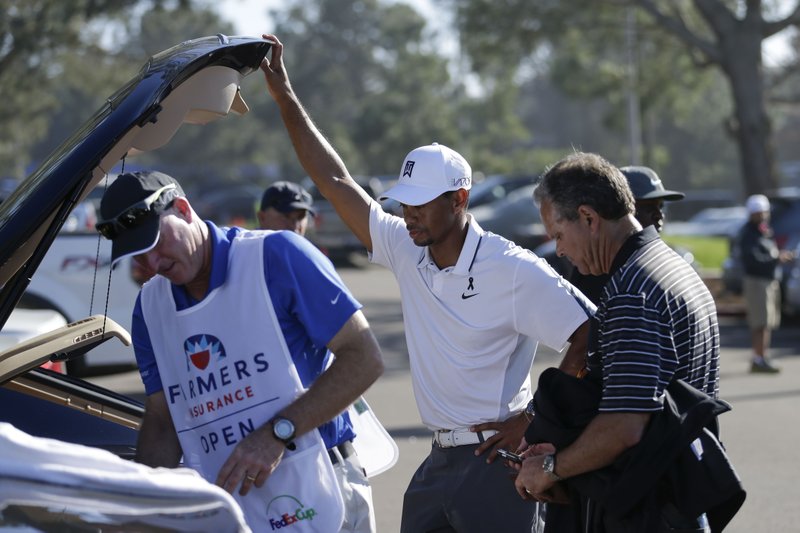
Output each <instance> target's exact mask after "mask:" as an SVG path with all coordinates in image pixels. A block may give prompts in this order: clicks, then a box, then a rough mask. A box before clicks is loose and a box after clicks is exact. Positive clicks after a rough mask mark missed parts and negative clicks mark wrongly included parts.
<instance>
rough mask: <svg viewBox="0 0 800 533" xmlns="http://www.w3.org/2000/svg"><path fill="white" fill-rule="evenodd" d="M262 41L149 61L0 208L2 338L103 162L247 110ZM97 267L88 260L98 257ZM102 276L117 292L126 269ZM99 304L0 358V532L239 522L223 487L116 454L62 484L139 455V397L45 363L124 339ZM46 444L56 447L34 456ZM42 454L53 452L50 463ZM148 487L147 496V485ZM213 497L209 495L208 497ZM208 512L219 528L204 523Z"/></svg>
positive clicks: (207, 46) (200, 46)
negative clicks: (243, 90) (166, 484)
mask: <svg viewBox="0 0 800 533" xmlns="http://www.w3.org/2000/svg"><path fill="white" fill-rule="evenodd" d="M269 48H270V43H269V41H265V40H263V39H255V38H249V37H230V38H229V37H226V36H224V35H218V36H216V37H207V38H203V39H196V40H193V41H188V42H186V43H183V44H181V45H178V46H176V47H174V48H171V49H169V50H167V51H165V52H162V53H160V54H157V55H155V56H153V57H152V58H151V59H150V60H149V61H147V62H146V64H145V66H144V67H143V68H142V70H141V71H140V72H139V74H138V75H137V76H136V77H135V78H134V79H132V80H131V81H130V82H129V83H128V84H126V85H125V86H124V87H122V88H121V89H120V90H119V91H117V92H116V93H115V94H114V95H113V96H111V97H110V98H109V99H108V100H107V101H106V102H105V103H104V104H103V105H102V107H101V108H100V110H99V111H97V112H96V113H95V114H94V115H93V116H92V117H91V118H90V119H89V120H88V121H87V122H86V123H85V124H84V125H82V126H81V127H80V128H78V129H77V130H76V131H77V132H78V133H76V134H75V135H72V136H70V137H69V138H68V139H67V140H66V141H65V142H64V143H63V144H62V145H61V146H60V147H59V148H58V149H56V151H55V152H54V153H53V154H51V156H50V157H48V158H47V159H46V160H45V162H44V163H43V164H42V166H41V167H40V168H38V169H37V170H36V171H34V172H33V174H31V175H30V176H29V177H28V178H27V179H26V180H24V181H23V182H22V183H21V184H20V185H19V186H18V187H17V188H16V189H15V190H14V192H13V193H11V195H10V196H9V197H8V198H7V199H6V200H5V201H3V202H2V204H0V242H2V243H3V246H2V247H0V332H6V331H7V327H8V323H9V322H8V321H9V317H10V316H11V314H12V312H14V309H15V307H16V306H17V304H18V303H19V301H20V299H21V298H22V297H23V294H24V293H25V290H26V289H27V288H28V287H29V285H31V284H32V282H31V281H30V280H31V279H32V278H34V279H35V278H36V274H37V271H38V269H39V268H41V267H42V265H43V263H44V261H45V258H46V256H47V252H48V250H49V249H50V248H51V247H52V246H53V245H54V242H55V241H56V240H58V239H59V238H60V231H61V229H62V228H63V226H64V224H65V223H66V221H67V219H68V217H69V214H70V212H71V211H72V209H73V206H74V205H76V204H77V203H78V202H80V201H82V200H85V199H86V198H87V197H88V195H89V194H90V192H91V191H92V190H93V188H95V187H96V186H97V185H98V184H99V183H100V182H101V180H102V179H103V177H104V176H105V175H106V173H107V172H108V169H112V168H114V167H115V166H116V165H117V163H118V162H119V161H120V160H121V159H123V158H124V157H125V156H126V154H133V153H135V152H143V151H148V150H154V149H157V148H159V147H160V146H162V145H164V144H166V143H167V142H168V141H169V140H170V138H172V136H173V135H174V134H175V133H176V131H177V130H178V129H179V127H180V126H181V125H182V123H184V122H189V123H193V124H204V123H206V122H209V121H211V120H214V119H216V118H220V117H223V116H225V115H227V114H228V113H229V112H230V111H231V110H234V111H238V112H244V111H245V110H246V107H245V106H244V105H243V104H244V102H243V100H242V99H241V95H240V94H239V86H240V82H241V79H242V77H243V76H245V75H248V74H250V73H252V72H254V71H256V70H258V68H259V65H260V63H261V61H262V59H263V58H264V57H265V55H266V54H267V53H268V51H269ZM100 242H101V243H102V241H100ZM95 257H97V256H95ZM100 257H102V253H101V255H100ZM102 262H103V260H102V259H96V258H95V259H94V264H95V265H98V266H99V265H100V263H102ZM120 274H122V275H120ZM110 275H111V278H112V281H113V283H112V284H111V288H112V291H113V288H114V286H115V284H116V283H117V282H118V279H119V278H121V277H124V276H126V275H127V273H120V272H115V271H112V272H111V273H110ZM56 303H60V302H59V301H58V299H56ZM104 309H105V307H104V306H99V307H98V308H96V310H95V311H94V312H95V313H97V314H96V315H94V316H92V317H88V318H83V319H81V320H77V321H75V322H72V323H70V324H67V325H66V326H63V327H61V328H59V329H56V330H54V331H50V332H46V333H43V334H41V335H38V336H36V337H34V338H32V339H28V340H25V341H22V342H19V343H16V344H15V345H13V346H10V347H7V348H6V349H5V350H3V351H2V352H0V422H2V423H5V424H0V437H2V438H0V446H2V449H3V453H2V454H0V528H5V527H9V528H14V529H15V530H26V531H28V530H54V529H64V528H65V527H66V528H68V529H74V530H98V529H102V530H115V531H116V530H120V531H122V530H149V529H156V528H159V530H164V529H168V530H193V531H203V530H205V531H216V530H218V528H222V529H224V530H228V531H238V530H242V529H243V527H242V523H241V521H239V520H238V518H237V517H240V516H241V514H240V510H238V507H237V506H236V505H235V504H234V503H233V502H232V501H230V500H228V499H226V500H225V501H224V502H223V503H219V502H218V501H217V500H218V499H219V497H221V498H224V495H220V489H219V487H214V486H213V485H211V484H209V483H207V482H206V481H204V480H203V479H200V478H199V477H197V476H193V477H192V479H191V488H190V489H191V490H189V489H187V490H183V491H182V492H179V491H176V492H172V493H171V496H166V495H165V494H164V493H159V492H157V490H158V489H159V487H161V486H162V485H161V484H159V483H158V479H160V478H158V475H159V472H158V471H157V470H153V469H146V468H145V467H142V469H138V468H137V469H136V470H135V472H136V473H135V475H128V474H121V472H128V470H123V469H122V468H121V467H120V465H121V464H126V465H127V464H128V463H121V462H120V461H122V459H120V461H117V460H109V461H104V462H101V463H102V464H101V463H100V462H98V463H92V466H95V467H96V468H95V469H93V470H91V472H93V473H94V476H93V477H92V480H93V483H94V484H93V485H89V484H86V483H81V482H71V483H67V482H66V477H67V475H66V474H67V470H70V472H72V473H75V474H80V472H76V471H75V470H76V467H75V463H76V462H77V463H78V464H79V465H80V464H84V465H85V464H86V463H85V462H84V463H80V461H81V460H82V461H88V460H90V459H92V458H97V456H99V455H106V456H107V453H105V452H100V451H98V450H97V448H100V449H103V450H106V451H107V452H112V453H113V454H114V455H115V456H118V457H120V458H131V457H133V456H134V453H135V446H136V436H137V430H138V428H139V426H140V424H141V417H142V412H143V408H142V405H141V403H140V402H138V401H136V400H134V399H133V398H130V397H126V396H123V395H120V394H117V393H115V392H113V391H110V390H108V389H105V388H102V387H99V386H96V385H93V384H90V383H88V382H86V381H84V380H82V379H78V378H75V377H72V376H69V375H63V374H60V373H57V372H53V371H51V370H47V369H42V368H39V366H40V365H41V364H42V363H45V362H47V361H74V360H77V359H80V358H83V357H84V356H85V354H91V353H92V352H93V351H94V350H95V349H96V348H97V347H98V346H100V345H105V344H109V345H110V344H119V343H120V341H121V343H122V344H130V342H131V341H130V335H129V334H128V333H127V331H126V330H125V328H123V327H121V326H120V325H119V324H117V323H116V322H115V321H114V320H113V319H112V318H110V317H107V316H105V315H104V314H103V313H104ZM86 312H87V313H88V309H87V311H86ZM84 316H85V315H84ZM9 424H10V425H9ZM12 426H13V427H12ZM8 428H10V429H8ZM6 437H10V438H8V439H6ZM43 438H48V439H56V440H58V441H62V442H67V443H72V444H77V445H79V448H75V449H80V450H83V452H82V453H73V452H72V451H70V452H69V453H67V450H74V449H73V448H72V447H71V446H65V447H59V446H58V445H57V443H56V442H54V441H44V440H42V439H43ZM12 443H15V444H13V445H14V446H16V444H21V445H22V446H27V447H29V450H25V449H24V448H23V449H22V450H21V451H16V448H15V449H14V450H13V452H14V454H13V455H11V454H12V449H11V446H12ZM85 446H89V447H92V448H95V449H94V450H88V451H87V450H86V449H85V448H84V447H85ZM42 449H44V450H46V451H47V450H49V451H50V453H44V454H36V453H34V452H35V451H37V450H38V451H41V450H42ZM76 455H77V456H79V458H80V459H79V460H77V461H76V460H75V459H74V458H75V456H76ZM43 456H46V457H47V459H49V461H48V465H47V466H46V467H45V468H44V470H43V469H42V465H41V463H40V461H42V460H43ZM9 457H11V458H12V460H9ZM131 466H137V467H138V466H141V465H131ZM43 471H44V472H45V473H44V474H42V472H43ZM89 472H90V469H86V473H89ZM164 479H165V478H164ZM114 480H116V484H112V482H113V481H114ZM146 485H147V486H148V487H149V490H142V488H143V487H145V486H146ZM184 488H186V487H184ZM212 493H213V494H216V495H217V496H218V498H217V500H209V498H208V495H209V494H212ZM20 495H22V496H20ZM21 497H22V499H20V498H21ZM179 498H180V501H178V499H179ZM215 501H216V502H217V503H214V502H215ZM170 504H173V505H170ZM179 504H180V505H179ZM237 513H238V514H237ZM215 517H218V518H219V519H220V522H221V523H219V524H215V525H211V526H209V525H208V522H207V521H208V520H210V519H213V518H215Z"/></svg>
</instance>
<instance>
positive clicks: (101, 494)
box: [0, 423, 250, 533]
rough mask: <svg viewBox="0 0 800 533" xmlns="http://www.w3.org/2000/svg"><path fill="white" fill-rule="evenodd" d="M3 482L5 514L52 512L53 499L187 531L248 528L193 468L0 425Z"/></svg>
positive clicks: (81, 511) (78, 510)
mask: <svg viewBox="0 0 800 533" xmlns="http://www.w3.org/2000/svg"><path fill="white" fill-rule="evenodd" d="M0 480H2V482H0V509H5V511H4V513H8V508H9V506H11V507H15V506H16V507H17V508H21V509H27V508H29V507H44V508H48V507H49V508H50V511H49V512H53V509H52V505H51V504H52V502H53V501H56V502H59V503H60V504H61V505H60V507H62V508H63V509H59V512H64V513H66V514H77V515H83V516H86V513H87V512H93V513H94V514H97V513H99V514H104V515H106V516H107V517H108V516H111V517H116V519H119V520H124V519H126V517H128V518H131V517H133V518H135V520H136V523H139V524H147V525H152V526H160V527H168V528H172V529H176V530H184V531H190V530H193V531H231V532H237V533H238V532H249V531H250V529H249V528H248V526H247V525H246V523H245V520H244V515H243V513H242V511H241V509H240V507H239V505H238V504H237V503H236V501H235V500H234V499H233V497H232V496H231V495H230V494H228V493H227V492H225V491H224V490H223V489H222V488H221V487H217V486H216V485H212V484H211V483H208V482H207V481H205V480H204V479H203V478H202V477H200V475H199V474H198V473H197V472H195V471H194V470H190V469H187V468H177V469H167V468H150V467H148V466H145V465H142V464H138V463H134V462H132V461H127V460H125V459H121V458H119V457H117V456H116V455H114V454H113V453H111V452H108V451H106V450H100V449H98V448H92V447H89V446H82V445H78V444H70V443H67V442H62V441H59V440H54V439H43V438H39V437H34V436H32V435H29V434H27V433H24V432H22V431H20V430H18V429H17V428H15V427H14V426H12V425H11V424H7V423H0ZM67 502H68V503H67ZM2 521H3V518H2V516H0V524H1V523H2Z"/></svg>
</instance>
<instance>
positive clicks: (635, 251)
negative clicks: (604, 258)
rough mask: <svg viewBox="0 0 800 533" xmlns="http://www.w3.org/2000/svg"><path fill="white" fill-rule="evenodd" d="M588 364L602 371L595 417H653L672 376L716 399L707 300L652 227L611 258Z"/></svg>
mask: <svg viewBox="0 0 800 533" xmlns="http://www.w3.org/2000/svg"><path fill="white" fill-rule="evenodd" d="M589 366H590V368H592V369H593V370H594V371H597V370H601V371H602V376H603V398H602V400H601V402H600V411H602V412H614V411H619V412H647V411H660V410H661V409H662V405H663V400H664V390H665V389H666V387H667V385H668V384H669V382H670V381H671V380H672V379H675V378H679V379H683V380H684V381H686V382H687V383H688V384H690V385H692V386H693V387H695V388H697V389H699V390H701V391H703V392H705V393H707V394H708V395H710V396H713V397H717V395H718V393H719V326H718V323H717V312H716V306H715V304H714V299H713V298H712V296H711V293H710V292H709V291H708V288H707V287H706V286H705V284H704V283H703V281H702V280H701V279H700V276H699V275H698V274H697V273H696V272H695V271H694V269H693V268H692V267H691V266H690V265H689V264H688V263H686V261H685V260H684V259H683V258H681V257H680V256H679V255H678V254H676V253H675V252H674V251H673V250H672V249H671V248H670V247H669V246H667V245H666V244H665V243H664V242H663V241H662V240H661V238H660V237H659V236H658V234H657V232H656V231H655V229H654V228H653V227H652V226H650V227H648V228H645V230H644V231H642V232H640V233H637V234H636V235H634V236H632V237H631V238H629V239H628V241H626V243H625V245H624V246H623V247H622V249H621V250H620V252H619V253H618V254H617V257H616V258H615V259H614V264H613V265H612V269H611V278H610V280H609V282H608V283H607V284H606V286H605V288H604V290H603V297H602V298H601V301H600V305H599V307H598V309H597V313H596V314H595V317H594V321H593V324H592V332H591V334H590V340H589Z"/></svg>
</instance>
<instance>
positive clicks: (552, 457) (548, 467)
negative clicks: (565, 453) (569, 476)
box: [542, 453, 564, 481]
mask: <svg viewBox="0 0 800 533" xmlns="http://www.w3.org/2000/svg"><path fill="white" fill-rule="evenodd" d="M542 470H544V471H545V472H547V474H548V475H549V476H550V477H552V478H553V479H555V480H556V481H564V478H562V477H561V476H559V475H558V474H556V454H554V453H551V454H548V455H545V456H544V462H543V463H542Z"/></svg>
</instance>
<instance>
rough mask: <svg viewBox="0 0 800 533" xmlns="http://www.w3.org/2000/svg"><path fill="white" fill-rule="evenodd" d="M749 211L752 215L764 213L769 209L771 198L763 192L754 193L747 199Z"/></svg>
mask: <svg viewBox="0 0 800 533" xmlns="http://www.w3.org/2000/svg"><path fill="white" fill-rule="evenodd" d="M745 205H746V206H747V212H748V213H750V214H751V215H752V214H753V213H764V212H766V211H769V200H768V199H767V197H766V196H764V195H763V194H754V195H752V196H750V197H749V198H748V199H747V203H746V204H745Z"/></svg>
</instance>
